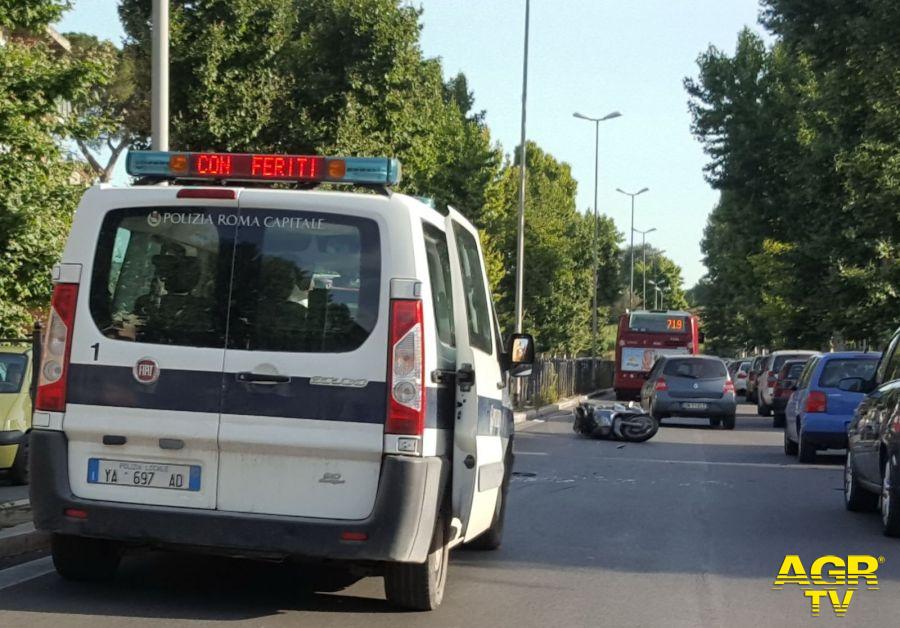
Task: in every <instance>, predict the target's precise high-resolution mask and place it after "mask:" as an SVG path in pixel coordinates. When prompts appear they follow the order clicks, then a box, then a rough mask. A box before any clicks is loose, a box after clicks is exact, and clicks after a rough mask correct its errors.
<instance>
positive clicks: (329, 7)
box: [120, 0, 501, 220]
mask: <svg viewBox="0 0 900 628" xmlns="http://www.w3.org/2000/svg"><path fill="white" fill-rule="evenodd" d="M120 15H121V17H122V22H123V25H124V27H125V30H126V33H127V35H128V38H127V41H126V45H125V50H126V52H130V53H132V54H133V55H134V57H135V59H136V68H135V76H136V77H137V79H138V81H139V83H143V84H142V85H141V86H140V87H139V88H138V90H137V91H138V93H139V94H140V93H145V92H147V89H148V87H147V85H146V82H147V81H148V80H149V72H148V71H147V68H148V67H149V52H150V39H149V38H150V30H149V20H150V4H149V3H147V2H144V1H143V0H123V1H122V4H121V7H120ZM419 17H420V10H418V9H415V8H413V7H411V6H409V5H408V4H407V3H404V2H400V0H289V1H285V0H205V1H203V2H179V3H174V4H173V7H172V11H171V15H170V20H171V31H172V34H171V59H172V74H171V82H172V104H171V111H172V145H173V146H174V147H177V148H179V149H183V150H223V151H244V152H250V151H258V152H291V153H316V154H349V155H367V154H369V155H377V154H388V155H391V156H395V157H397V158H399V159H400V161H401V162H402V163H403V168H404V173H403V177H404V180H403V182H402V184H401V186H400V190H401V191H404V192H408V193H411V194H416V195H427V196H431V197H434V198H435V201H436V202H437V203H438V204H439V205H444V204H448V203H449V204H452V205H454V206H456V207H457V208H458V209H460V210H461V211H463V212H464V213H467V214H468V215H469V216H470V217H472V218H473V219H475V220H477V219H478V212H479V210H480V207H481V206H482V204H483V202H484V193H485V189H486V187H487V185H488V184H489V183H490V181H491V180H492V179H493V178H494V177H495V176H496V173H497V170H498V167H499V163H500V159H501V153H500V151H499V150H498V149H497V148H496V147H493V146H492V145H491V141H490V135H489V133H488V130H487V128H486V127H485V126H484V124H483V121H482V117H481V116H480V115H478V114H470V109H471V106H472V103H473V98H472V95H471V93H470V92H469V91H468V87H467V84H466V81H465V77H464V76H462V75H459V76H457V77H455V78H453V79H451V80H450V81H449V82H448V83H446V84H445V83H444V81H443V77H442V74H441V65H440V63H439V61H438V60H436V59H425V58H424V57H423V55H422V52H421V49H420V48H419V32H420V25H419Z"/></svg>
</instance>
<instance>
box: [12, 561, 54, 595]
mask: <svg viewBox="0 0 900 628" xmlns="http://www.w3.org/2000/svg"><path fill="white" fill-rule="evenodd" d="M51 571H53V559H52V558H50V557H49V556H45V557H44V558H38V559H37V560H33V561H31V562H29V563H22V564H21V565H15V566H13V567H10V568H8V569H4V570H2V571H0V590H3V589H6V588H8V587H14V586H16V585H17V584H22V583H23V582H28V581H29V580H34V579H35V578H40V577H41V576H46V575H47V574H48V573H50V572H51Z"/></svg>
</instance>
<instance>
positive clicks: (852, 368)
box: [819, 358, 878, 388]
mask: <svg viewBox="0 0 900 628" xmlns="http://www.w3.org/2000/svg"><path fill="white" fill-rule="evenodd" d="M877 364H878V360H877V359H876V358H872V359H865V360H863V359H851V360H841V359H836V360H829V361H828V362H827V363H826V364H825V368H823V369H822V374H821V375H820V376H819V386H820V387H822V388H837V387H838V385H839V384H840V382H841V380H842V379H844V378H847V377H859V378H860V379H863V380H869V379H871V377H872V375H873V374H874V373H875V366H876V365H877Z"/></svg>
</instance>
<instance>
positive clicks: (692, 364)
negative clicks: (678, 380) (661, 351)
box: [663, 358, 727, 379]
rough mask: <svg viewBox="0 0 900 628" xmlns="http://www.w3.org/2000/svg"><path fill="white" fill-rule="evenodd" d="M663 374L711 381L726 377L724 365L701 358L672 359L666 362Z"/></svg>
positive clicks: (718, 361) (717, 361)
mask: <svg viewBox="0 0 900 628" xmlns="http://www.w3.org/2000/svg"><path fill="white" fill-rule="evenodd" d="M663 374H664V375H671V376H673V377H690V378H692V379H712V378H718V377H725V376H726V375H727V373H726V371H725V364H724V363H723V362H722V361H721V360H712V359H703V358H691V359H684V358H673V359H671V360H668V361H667V362H666V367H665V369H663Z"/></svg>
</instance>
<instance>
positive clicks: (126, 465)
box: [87, 458, 200, 491]
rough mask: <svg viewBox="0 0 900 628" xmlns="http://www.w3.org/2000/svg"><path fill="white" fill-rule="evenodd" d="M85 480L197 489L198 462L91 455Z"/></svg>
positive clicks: (180, 489) (198, 477) (92, 482)
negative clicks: (147, 460)
mask: <svg viewBox="0 0 900 628" xmlns="http://www.w3.org/2000/svg"><path fill="white" fill-rule="evenodd" d="M87 481H88V484H114V485H116V486H138V487H143V488H164V489H170V490H175V491H199V490H200V465H192V464H191V465H188V464H165V463H159V462H136V461H133V460H104V459H102V458H90V459H89V460H88V476H87Z"/></svg>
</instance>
